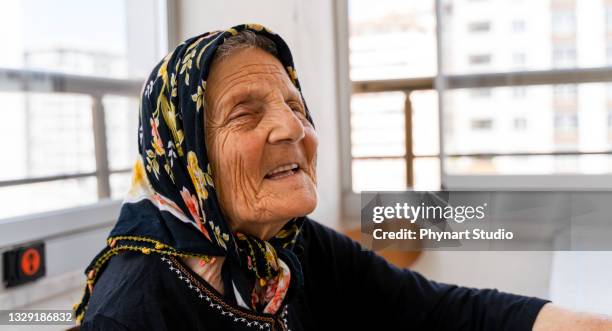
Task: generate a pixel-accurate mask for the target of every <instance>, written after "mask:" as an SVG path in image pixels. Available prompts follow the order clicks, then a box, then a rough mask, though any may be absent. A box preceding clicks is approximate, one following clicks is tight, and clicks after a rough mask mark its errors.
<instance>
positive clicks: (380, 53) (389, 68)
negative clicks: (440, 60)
mask: <svg viewBox="0 0 612 331" xmlns="http://www.w3.org/2000/svg"><path fill="white" fill-rule="evenodd" d="M348 7H349V13H348V16H349V30H350V37H349V49H350V65H351V67H350V77H351V79H352V80H368V79H389V78H405V77H421V76H432V75H435V74H436V39H435V15H434V1H433V0H420V1H405V0H379V1H376V5H375V6H373V5H372V2H370V1H363V0H349V2H348Z"/></svg>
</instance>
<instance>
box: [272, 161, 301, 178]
mask: <svg viewBox="0 0 612 331" xmlns="http://www.w3.org/2000/svg"><path fill="white" fill-rule="evenodd" d="M297 168H298V164H297V163H291V164H287V165H284V166H280V167H277V168H275V169H273V170H272V171H270V172H269V173H268V175H267V176H272V175H274V174H277V173H279V172H283V171H287V170H292V169H297Z"/></svg>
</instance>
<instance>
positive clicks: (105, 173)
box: [0, 68, 142, 199]
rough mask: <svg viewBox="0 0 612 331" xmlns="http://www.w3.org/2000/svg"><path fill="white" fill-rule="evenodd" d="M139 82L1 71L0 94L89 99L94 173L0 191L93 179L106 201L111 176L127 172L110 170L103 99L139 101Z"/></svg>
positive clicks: (35, 180) (57, 177)
mask: <svg viewBox="0 0 612 331" xmlns="http://www.w3.org/2000/svg"><path fill="white" fill-rule="evenodd" d="M141 86H142V81H140V80H130V79H113V78H102V77H91V76H79V75H71V74H63V73H52V72H43V71H31V70H20V69H3V68H0V92H25V93H27V92H37V93H72V94H81V95H88V96H90V97H91V99H92V103H91V104H92V107H91V112H92V133H93V141H94V150H95V161H96V171H93V172H81V173H69V174H58V175H53V176H43V177H30V178H20V179H11V180H3V181H0V187H8V186H15V185H24V184H32V183H40V182H49V181H56V180H63V179H74V178H83V177H89V176H96V179H97V189H98V198H99V199H104V198H109V197H110V195H111V190H110V175H111V174H116V173H126V172H129V171H130V170H131V169H130V168H125V169H114V170H111V169H110V168H109V162H108V148H107V144H108V142H107V137H106V122H105V114H104V113H105V110H104V103H103V102H102V100H103V98H104V97H105V96H107V95H113V96H127V97H136V98H137V97H139V94H140V89H141Z"/></svg>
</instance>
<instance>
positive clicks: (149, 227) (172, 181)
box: [74, 24, 312, 321]
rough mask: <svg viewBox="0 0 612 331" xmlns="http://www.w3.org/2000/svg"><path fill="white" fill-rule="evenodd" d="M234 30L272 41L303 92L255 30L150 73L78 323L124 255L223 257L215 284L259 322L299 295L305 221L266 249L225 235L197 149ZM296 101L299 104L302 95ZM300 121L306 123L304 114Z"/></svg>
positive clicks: (211, 39)
mask: <svg viewBox="0 0 612 331" xmlns="http://www.w3.org/2000/svg"><path fill="white" fill-rule="evenodd" d="M242 30H250V31H253V32H254V33H256V34H261V35H264V36H266V37H268V38H269V39H270V40H272V41H273V42H274V44H275V45H276V48H277V55H276V57H277V58H278V59H279V60H280V62H281V63H282V65H283V66H284V67H285V69H286V70H287V74H288V75H289V77H290V78H291V81H292V82H293V84H294V85H295V86H296V87H297V89H298V90H300V93H301V89H300V84H299V82H298V79H297V75H296V72H295V69H294V65H293V59H292V56H291V53H290V51H289V48H288V46H287V44H286V43H285V42H284V41H283V39H282V38H281V37H280V36H279V35H277V34H275V33H273V32H271V31H270V30H269V29H267V28H265V27H263V26H261V25H258V24H243V25H238V26H234V27H232V28H230V29H227V30H224V31H213V32H208V33H204V34H202V35H200V36H196V37H194V38H191V39H188V40H186V41H185V42H183V43H182V44H180V45H179V46H178V47H177V48H176V49H175V50H174V51H172V52H171V53H170V54H168V55H167V56H166V57H165V58H164V59H163V60H162V61H161V62H160V63H159V64H158V65H157V66H156V67H155V68H154V70H153V72H152V73H151V75H150V76H149V78H148V80H147V81H146V83H145V85H144V87H143V92H142V97H141V105H140V119H139V133H138V148H139V152H140V157H139V158H138V160H137V161H136V163H135V165H134V169H133V175H132V186H131V188H130V191H129V192H128V195H127V197H126V198H125V200H124V202H123V205H122V207H121V210H120V214H119V218H118V220H117V223H116V225H115V227H114V228H113V230H112V231H111V233H110V235H109V238H108V245H107V246H106V247H105V248H104V249H103V250H102V251H101V252H100V253H99V254H98V255H97V256H96V257H95V258H94V260H93V261H92V262H91V264H90V265H89V266H88V267H87V268H86V270H85V274H86V275H87V286H86V287H85V294H84V296H83V299H82V301H81V302H80V303H79V304H76V305H75V307H74V308H75V311H76V315H77V320H79V321H80V320H81V319H82V318H83V316H84V314H85V310H86V308H87V304H88V302H89V298H90V296H91V293H92V291H93V288H94V286H95V283H96V280H97V279H98V278H99V277H100V275H101V273H102V272H103V271H104V269H105V267H106V265H107V263H108V261H109V260H110V259H111V258H112V257H113V256H114V255H116V254H118V253H120V252H122V251H126V250H131V251H137V252H141V253H142V254H159V255H173V256H179V257H188V256H192V257H198V258H200V259H202V261H204V262H207V261H210V260H211V259H213V258H214V257H215V256H224V257H225V260H224V265H223V268H222V272H221V274H222V275H221V276H222V279H223V283H224V285H225V288H226V291H225V292H226V296H227V297H228V298H229V299H230V300H233V301H234V302H236V303H240V302H250V304H247V306H249V307H247V308H250V309H253V310H255V311H258V312H262V313H275V312H276V311H278V308H279V307H280V306H281V305H282V303H283V302H284V300H286V298H288V297H289V296H290V295H291V293H292V292H293V290H294V289H295V288H296V287H299V286H301V284H302V272H301V267H300V263H299V261H298V259H297V257H296V256H295V254H293V252H292V249H293V246H294V244H295V241H296V239H297V237H298V235H299V232H300V228H301V225H302V223H303V220H304V218H303V217H299V218H295V219H292V220H290V221H289V222H288V223H287V224H286V225H285V226H284V227H283V228H282V229H281V230H280V231H279V233H277V234H276V236H275V237H274V238H272V239H270V240H268V241H264V240H260V239H258V238H255V237H251V236H249V235H247V234H243V233H232V231H231V229H230V228H229V227H228V223H227V222H226V220H225V218H224V216H223V213H222V211H221V209H220V205H219V202H218V199H217V194H216V191H215V187H214V184H213V176H214V175H213V173H212V172H211V168H210V163H209V159H208V154H207V151H206V144H205V137H206V134H205V127H204V116H205V114H206V111H207V109H206V107H207V106H206V104H205V102H204V93H205V91H206V80H207V77H208V74H209V72H210V65H211V62H212V60H213V58H214V54H215V51H216V49H217V47H219V45H221V44H222V43H223V42H224V40H225V39H226V38H229V37H231V36H234V35H236V34H237V33H239V32H240V31H242ZM302 101H304V105H306V102H305V100H304V98H303V96H302ZM306 116H307V119H308V121H309V122H310V123H312V119H311V117H310V114H309V112H308V108H307V107H306ZM232 289H234V291H232ZM285 294H288V295H287V296H285Z"/></svg>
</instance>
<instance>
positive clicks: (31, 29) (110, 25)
mask: <svg viewBox="0 0 612 331" xmlns="http://www.w3.org/2000/svg"><path fill="white" fill-rule="evenodd" d="M124 1H125V0H95V1H93V0H89V1H82V0H4V1H3V2H2V10H1V11H0V43H1V45H2V52H0V67H18V66H21V65H22V61H23V52H24V50H26V49H30V50H40V49H48V48H52V47H67V48H78V49H82V50H101V51H105V52H110V53H115V54H123V53H125V50H126V20H125V3H124Z"/></svg>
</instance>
